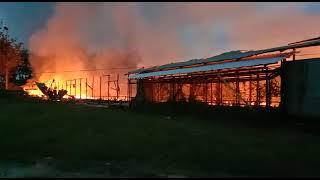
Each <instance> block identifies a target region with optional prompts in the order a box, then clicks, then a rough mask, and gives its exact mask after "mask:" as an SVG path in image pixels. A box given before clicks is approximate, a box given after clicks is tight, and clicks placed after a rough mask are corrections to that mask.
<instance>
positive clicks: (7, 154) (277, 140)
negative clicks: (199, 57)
mask: <svg viewBox="0 0 320 180" xmlns="http://www.w3.org/2000/svg"><path fill="white" fill-rule="evenodd" d="M0 107H1V108H0V142H1V143H0V160H1V163H4V162H7V163H11V162H19V163H26V164H28V163H33V162H35V161H37V160H39V159H43V158H45V157H51V158H52V159H53V160H52V164H51V165H52V166H54V167H57V168H59V169H63V170H65V171H77V170H79V171H80V170H82V169H87V170H88V169H90V171H92V172H95V173H100V174H104V175H106V176H160V175H161V174H176V175H183V176H187V177H206V176H319V175H320V164H319V162H320V155H319V153H320V144H319V142H320V135H318V134H317V133H308V132H304V131H301V130H299V129H298V128H290V127H283V126H266V127H265V126H263V125H262V124H260V125H259V118H256V123H255V125H250V123H241V121H240V120H239V118H240V119H241V118H243V117H238V116H234V117H232V116H230V115H229V116H228V118H226V119H224V117H223V116H222V115H220V116H215V115H214V114H213V115H212V117H210V118H209V119H202V118H200V116H199V117H198V118H196V117H191V116H190V117H188V116H174V117H171V118H168V117H166V116H163V115H160V114H151V113H147V114H146V113H138V112H133V111H129V110H120V109H119V110H117V109H102V108H93V107H87V106H83V105H75V104H61V103H53V102H33V101H17V100H13V99H4V98H2V99H0Z"/></svg>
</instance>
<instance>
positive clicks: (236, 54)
mask: <svg viewBox="0 0 320 180" xmlns="http://www.w3.org/2000/svg"><path fill="white" fill-rule="evenodd" d="M318 45H320V40H313V41H309V42H303V43H299V44H291V45H286V46H280V47H275V48H269V49H262V50H256V51H247V52H241V51H239V50H238V51H230V52H226V53H222V54H220V55H217V56H213V57H210V58H206V59H192V60H189V61H185V62H177V63H170V64H165V65H162V66H154V67H151V68H146V69H137V70H134V71H130V72H129V74H134V73H143V72H150V71H160V70H163V69H167V68H179V67H183V66H191V65H196V64H202V63H210V62H216V61H223V60H237V59H241V58H246V57H250V56H254V55H259V54H264V53H270V52H275V51H284V50H288V49H294V48H303V47H309V46H318Z"/></svg>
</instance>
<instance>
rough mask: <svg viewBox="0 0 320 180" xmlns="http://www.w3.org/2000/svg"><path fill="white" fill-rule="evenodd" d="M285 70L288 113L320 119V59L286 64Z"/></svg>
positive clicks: (284, 99) (285, 106)
mask: <svg viewBox="0 0 320 180" xmlns="http://www.w3.org/2000/svg"><path fill="white" fill-rule="evenodd" d="M283 68H284V71H283V73H284V76H283V81H285V83H284V86H285V87H284V91H285V92H283V94H284V95H285V97H284V98H283V101H284V102H283V103H284V108H285V110H286V112H287V113H289V114H291V115H298V116H318V117H320V83H319V82H320V58H317V59H305V60H299V61H289V62H285V63H284V67H283Z"/></svg>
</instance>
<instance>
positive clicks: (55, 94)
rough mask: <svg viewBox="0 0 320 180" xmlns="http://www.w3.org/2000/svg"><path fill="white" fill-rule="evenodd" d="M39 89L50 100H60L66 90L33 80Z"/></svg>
mask: <svg viewBox="0 0 320 180" xmlns="http://www.w3.org/2000/svg"><path fill="white" fill-rule="evenodd" d="M35 83H36V85H37V86H38V88H39V89H40V91H41V92H42V93H43V94H44V95H45V96H47V97H48V98H49V99H50V100H62V98H63V96H65V95H66V94H67V93H68V91H67V90H64V89H60V90H58V91H57V89H56V88H55V89H52V88H51V87H47V86H46V85H45V84H44V83H39V82H35Z"/></svg>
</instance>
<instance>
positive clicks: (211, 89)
mask: <svg viewBox="0 0 320 180" xmlns="http://www.w3.org/2000/svg"><path fill="white" fill-rule="evenodd" d="M210 99H211V100H210V101H211V105H212V104H213V97H212V82H211V83H210Z"/></svg>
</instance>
